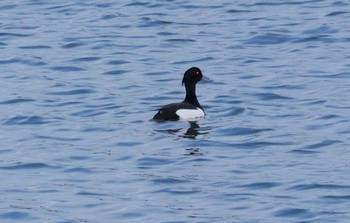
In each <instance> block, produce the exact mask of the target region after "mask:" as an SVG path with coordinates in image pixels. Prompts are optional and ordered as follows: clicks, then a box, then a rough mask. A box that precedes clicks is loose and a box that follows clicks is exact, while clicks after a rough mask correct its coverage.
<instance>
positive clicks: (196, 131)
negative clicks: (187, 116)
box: [155, 121, 209, 139]
mask: <svg viewBox="0 0 350 223" xmlns="http://www.w3.org/2000/svg"><path fill="white" fill-rule="evenodd" d="M188 123H189V124H190V127H189V128H188V129H187V130H186V132H184V133H182V131H181V130H184V128H174V129H156V130H155V131H156V132H163V133H168V134H172V135H178V136H179V137H183V138H189V139H195V138H196V137H197V136H199V135H205V134H208V133H209V132H207V131H201V130H200V129H201V128H200V126H199V125H198V123H197V121H189V122H188Z"/></svg>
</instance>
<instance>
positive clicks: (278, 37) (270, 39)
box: [245, 33, 294, 45]
mask: <svg viewBox="0 0 350 223" xmlns="http://www.w3.org/2000/svg"><path fill="white" fill-rule="evenodd" d="M293 40H294V38H292V37H290V36H287V35H283V34H277V33H266V34H263V35H257V36H254V37H252V38H250V39H248V40H246V41H245V44H248V45H270V44H281V43H287V42H291V41H293Z"/></svg>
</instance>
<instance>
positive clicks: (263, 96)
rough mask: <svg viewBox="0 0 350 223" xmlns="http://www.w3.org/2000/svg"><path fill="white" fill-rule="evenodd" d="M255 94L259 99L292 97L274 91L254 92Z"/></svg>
mask: <svg viewBox="0 0 350 223" xmlns="http://www.w3.org/2000/svg"><path fill="white" fill-rule="evenodd" d="M254 95H255V96H257V97H258V98H260V99H261V100H286V99H288V100H289V99H293V98H290V97H287V96H282V95H279V94H275V93H257V94H254Z"/></svg>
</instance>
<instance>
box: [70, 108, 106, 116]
mask: <svg viewBox="0 0 350 223" xmlns="http://www.w3.org/2000/svg"><path fill="white" fill-rule="evenodd" d="M105 113H106V112H103V111H96V110H91V109H88V110H84V111H79V112H73V113H70V115H72V116H79V117H93V116H98V115H103V114H105Z"/></svg>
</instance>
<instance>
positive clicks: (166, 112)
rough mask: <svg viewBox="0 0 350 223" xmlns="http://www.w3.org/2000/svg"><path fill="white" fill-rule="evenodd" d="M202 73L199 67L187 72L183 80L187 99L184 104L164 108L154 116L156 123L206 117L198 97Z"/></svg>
mask: <svg viewBox="0 0 350 223" xmlns="http://www.w3.org/2000/svg"><path fill="white" fill-rule="evenodd" d="M204 78H206V77H205V76H203V74H202V71H201V70H200V69H199V68H198V67H191V68H190V69H188V70H186V72H185V73H184V76H183V78H182V85H185V89H186V97H185V99H184V100H183V101H182V102H179V103H171V104H168V105H165V106H163V107H162V108H160V109H159V110H158V112H157V113H156V114H155V115H154V117H153V120H155V121H177V120H180V119H182V120H193V119H198V118H201V117H204V116H205V112H204V109H203V108H202V106H201V105H200V104H199V102H198V99H197V96H196V84H197V83H198V82H199V81H201V80H202V79H204Z"/></svg>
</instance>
